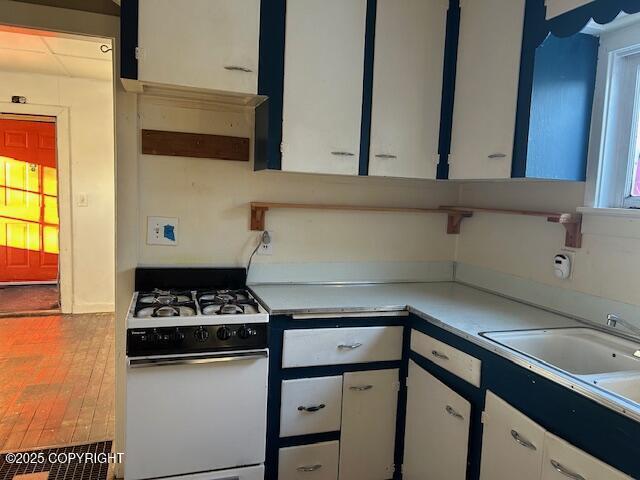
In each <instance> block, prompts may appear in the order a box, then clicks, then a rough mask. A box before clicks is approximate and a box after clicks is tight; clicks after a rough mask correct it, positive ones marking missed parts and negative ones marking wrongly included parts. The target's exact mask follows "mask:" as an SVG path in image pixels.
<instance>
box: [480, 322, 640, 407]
mask: <svg viewBox="0 0 640 480" xmlns="http://www.w3.org/2000/svg"><path fill="white" fill-rule="evenodd" d="M482 335H483V336H484V337H486V338H488V339H490V340H493V341H494V342H496V343H499V344H500V345H503V346H505V347H508V348H510V349H512V350H515V351H517V352H519V353H521V354H523V355H526V356H528V357H531V358H532V359H535V360H537V361H539V362H541V363H544V364H547V365H550V366H552V367H554V368H556V369H558V370H562V371H564V372H566V373H568V374H570V375H571V376H573V377H576V378H578V379H580V380H582V381H584V382H587V383H590V384H592V385H596V386H598V387H599V388H601V389H604V390H607V391H609V392H612V393H615V394H617V395H619V396H621V397H624V398H626V399H629V400H631V401H633V402H636V403H640V343H639V342H633V341H630V340H626V339H624V338H620V337H617V336H615V335H611V334H609V333H606V332H603V331H600V330H596V329H592V328H551V329H539V330H518V331H506V332H486V333H483V334H482Z"/></svg>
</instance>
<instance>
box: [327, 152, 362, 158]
mask: <svg viewBox="0 0 640 480" xmlns="http://www.w3.org/2000/svg"><path fill="white" fill-rule="evenodd" d="M331 155H334V156H336V157H355V156H356V155H355V153H351V152H331Z"/></svg>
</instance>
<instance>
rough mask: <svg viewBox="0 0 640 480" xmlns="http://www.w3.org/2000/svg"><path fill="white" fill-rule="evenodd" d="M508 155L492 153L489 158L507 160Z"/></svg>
mask: <svg viewBox="0 0 640 480" xmlns="http://www.w3.org/2000/svg"><path fill="white" fill-rule="evenodd" d="M505 157H506V155H505V154H504V153H492V154H491V155H489V158H505Z"/></svg>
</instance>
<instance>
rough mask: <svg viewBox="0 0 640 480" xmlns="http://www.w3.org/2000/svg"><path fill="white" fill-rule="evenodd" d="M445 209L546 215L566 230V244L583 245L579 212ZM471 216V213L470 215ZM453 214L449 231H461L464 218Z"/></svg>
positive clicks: (534, 215)
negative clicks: (455, 216) (454, 216)
mask: <svg viewBox="0 0 640 480" xmlns="http://www.w3.org/2000/svg"><path fill="white" fill-rule="evenodd" d="M441 208H442V209H443V210H450V211H455V212H460V214H465V213H472V212H483V213H500V214H504V215H526V216H529V217H546V219H547V222H551V223H558V224H560V225H562V226H563V227H564V228H565V230H566V235H565V240H564V245H565V247H569V248H580V247H582V215H580V214H579V213H556V212H538V211H533V210H507V209H503V208H486V207H458V206H445V207H441ZM468 216H471V215H468ZM452 217H453V215H452V214H449V222H448V225H447V233H454V232H450V231H449V229H450V228H451V229H454V228H456V229H457V231H456V232H455V233H459V232H460V223H461V222H462V219H463V218H466V217H465V216H464V215H462V216H461V217H460V218H452Z"/></svg>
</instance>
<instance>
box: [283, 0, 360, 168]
mask: <svg viewBox="0 0 640 480" xmlns="http://www.w3.org/2000/svg"><path fill="white" fill-rule="evenodd" d="M366 8H367V1H366V0H292V1H289V2H287V21H286V23H287V24H286V44H285V64H284V98H283V119H282V170H286V171H295V172H312V173H335V174H345V175H357V174H358V164H359V156H360V123H361V119H362V82H363V75H364V38H365V21H366Z"/></svg>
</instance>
